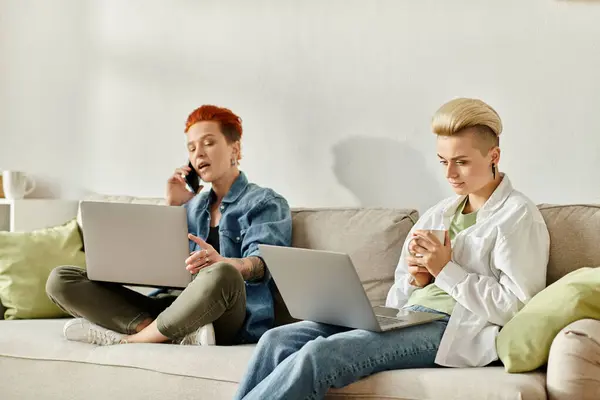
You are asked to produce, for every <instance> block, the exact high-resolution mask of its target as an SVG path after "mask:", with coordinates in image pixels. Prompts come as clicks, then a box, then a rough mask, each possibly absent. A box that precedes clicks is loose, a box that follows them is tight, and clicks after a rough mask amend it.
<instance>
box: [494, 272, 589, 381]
mask: <svg viewBox="0 0 600 400" xmlns="http://www.w3.org/2000/svg"><path fill="white" fill-rule="evenodd" d="M557 299H559V300H558V301H557ZM584 318H600V268H580V269H578V270H577V271H573V272H571V273H570V274H567V275H565V276H563V277H562V278H560V279H559V280H558V281H556V282H554V283H553V284H552V285H550V286H548V287H547V288H545V289H544V290H542V291H541V292H539V293H538V294H536V295H535V296H534V297H533V299H531V300H530V301H529V302H528V303H527V304H526V305H525V307H523V309H522V310H521V311H519V312H518V313H517V315H515V316H514V317H513V318H512V319H511V320H510V321H508V323H507V324H506V325H504V327H503V328H502V330H501V331H500V334H499V335H498V338H497V339H496V348H497V350H498V356H499V357H500V360H502V362H503V363H504V366H505V367H506V371H508V372H526V371H532V370H534V369H536V368H539V367H541V366H542V365H544V364H546V362H547V361H548V354H549V352H550V346H551V345H552V340H553V339H554V338H555V337H556V335H557V334H558V333H559V332H560V330H561V329H563V328H564V327H565V326H567V325H569V324H571V323H573V322H575V321H577V320H580V319H584Z"/></svg>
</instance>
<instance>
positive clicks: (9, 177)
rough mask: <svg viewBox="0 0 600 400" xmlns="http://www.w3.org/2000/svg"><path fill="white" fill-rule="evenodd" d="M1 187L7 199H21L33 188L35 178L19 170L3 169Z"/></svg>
mask: <svg viewBox="0 0 600 400" xmlns="http://www.w3.org/2000/svg"><path fill="white" fill-rule="evenodd" d="M2 188H3V190H4V196H5V197H6V198H7V199H9V200H19V199H23V198H24V197H25V196H27V195H29V194H31V192H33V190H34V189H35V180H34V179H33V178H32V177H31V176H29V175H27V174H26V173H25V172H21V171H3V172H2Z"/></svg>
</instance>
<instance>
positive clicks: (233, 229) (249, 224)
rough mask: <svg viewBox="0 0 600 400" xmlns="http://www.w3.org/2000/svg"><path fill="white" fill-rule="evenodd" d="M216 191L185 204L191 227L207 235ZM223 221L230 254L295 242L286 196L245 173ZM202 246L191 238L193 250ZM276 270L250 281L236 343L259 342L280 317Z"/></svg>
mask: <svg viewBox="0 0 600 400" xmlns="http://www.w3.org/2000/svg"><path fill="white" fill-rule="evenodd" d="M213 198H214V194H213V192H212V191H210V192H202V193H200V194H198V195H197V196H195V197H194V198H192V199H191V200H190V201H189V202H188V203H186V204H185V208H186V210H187V219H188V231H189V232H190V233H191V234H193V235H195V236H197V237H199V238H201V239H203V240H206V239H207V237H208V233H209V230H210V204H211V199H213ZM220 208H221V220H220V222H219V246H220V254H221V256H223V257H227V258H246V257H251V256H258V257H260V253H259V249H258V245H259V244H271V245H277V246H290V245H291V242H292V215H291V211H290V207H289V205H288V203H287V201H286V200H285V199H284V198H283V197H282V196H281V195H279V194H277V193H276V192H274V191H273V190H271V189H268V188H262V187H260V186H258V185H255V184H253V183H249V182H248V179H247V178H246V175H245V174H244V173H243V172H240V175H239V176H238V178H237V179H236V180H235V182H234V183H233V185H232V186H231V188H230V189H229V192H228V193H227V195H225V197H224V198H223V200H222V201H221V205H220ZM197 250H199V247H198V245H197V244H196V243H195V242H192V241H191V240H190V252H192V251H197ZM273 287H274V283H273V280H272V278H271V274H269V273H268V271H267V270H265V276H264V277H263V279H261V280H259V281H255V282H246V320H245V321H244V326H243V327H242V329H241V330H240V332H239V333H238V338H237V342H239V343H254V342H257V341H258V339H260V337H261V336H262V335H263V333H265V332H266V331H267V330H268V329H270V328H272V327H273V322H274V319H275V315H274V303H273V296H272V294H271V290H272V289H273Z"/></svg>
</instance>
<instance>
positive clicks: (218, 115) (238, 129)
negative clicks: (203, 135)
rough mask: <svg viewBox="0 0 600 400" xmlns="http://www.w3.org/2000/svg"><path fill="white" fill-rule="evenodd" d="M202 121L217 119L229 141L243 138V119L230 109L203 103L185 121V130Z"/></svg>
mask: <svg viewBox="0 0 600 400" xmlns="http://www.w3.org/2000/svg"><path fill="white" fill-rule="evenodd" d="M201 121H215V122H218V123H219V125H221V132H223V135H225V138H226V139H227V141H228V142H230V143H231V142H237V141H238V140H240V139H241V138H242V119H241V118H240V117H238V116H237V115H235V114H234V113H233V112H232V111H231V110H230V109H228V108H223V107H217V106H212V105H208V104H207V105H203V106H201V107H198V108H196V109H195V110H194V111H192V113H191V114H190V115H189V117H188V118H187V121H186V122H185V132H186V133H187V131H188V130H189V129H190V127H191V126H192V125H194V124H196V123H198V122H201Z"/></svg>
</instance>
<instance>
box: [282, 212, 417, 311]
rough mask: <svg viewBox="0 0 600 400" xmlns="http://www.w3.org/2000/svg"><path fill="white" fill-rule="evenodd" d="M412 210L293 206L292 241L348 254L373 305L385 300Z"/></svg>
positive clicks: (392, 279) (411, 219)
mask: <svg viewBox="0 0 600 400" xmlns="http://www.w3.org/2000/svg"><path fill="white" fill-rule="evenodd" d="M417 217H418V214H417V211H415V210H400V209H399V210H395V209H377V208H369V209H358V208H351V209H340V208H337V209H294V210H293V221H294V222H293V224H294V225H293V229H292V234H293V238H292V245H293V246H294V247H301V248H307V249H316V250H330V251H337V252H341V253H347V254H349V255H350V258H351V259H352V261H353V263H354V266H355V268H356V270H357V272H358V275H359V277H360V279H361V281H362V283H363V286H364V288H365V291H366V292H367V295H368V296H369V299H370V300H371V303H372V304H373V305H379V304H383V303H385V298H386V296H387V292H388V290H389V289H390V287H391V286H392V284H393V283H394V270H395V269H396V265H397V263H398V259H399V258H400V251H401V250H402V245H403V243H404V240H405V239H406V236H407V235H408V232H409V231H410V229H411V228H412V226H413V225H414V222H415V221H416V220H417Z"/></svg>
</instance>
